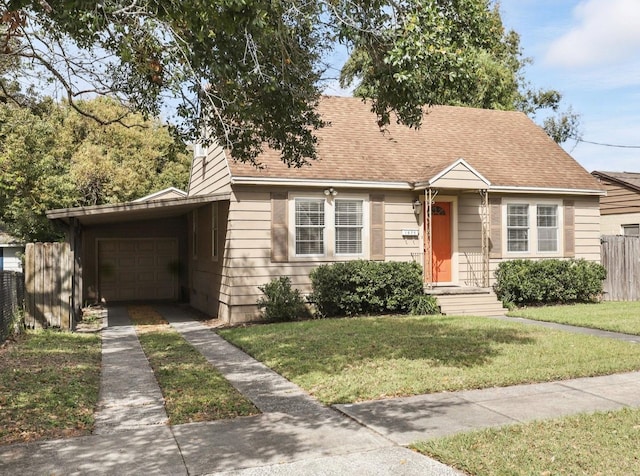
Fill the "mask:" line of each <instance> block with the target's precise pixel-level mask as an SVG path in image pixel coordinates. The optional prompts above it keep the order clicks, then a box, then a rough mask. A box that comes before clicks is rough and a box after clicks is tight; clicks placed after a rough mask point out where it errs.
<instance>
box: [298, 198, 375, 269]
mask: <svg viewBox="0 0 640 476" xmlns="http://www.w3.org/2000/svg"><path fill="white" fill-rule="evenodd" d="M296 200H324V232H323V239H324V253H322V254H314V255H299V254H296ZM340 200H357V201H361V202H362V225H361V226H362V233H361V239H362V252H361V253H353V254H352V253H337V252H336V226H335V203H336V202H337V201H340ZM369 208H370V203H369V195H368V194H367V195H365V194H353V193H342V192H339V194H338V195H337V196H335V197H334V196H331V195H330V196H326V195H324V193H323V192H322V191H319V192H317V193H290V194H289V209H288V213H289V224H290V225H289V259H290V260H291V261H348V260H352V259H369V256H370V252H369V242H370V218H369V214H370V210H369Z"/></svg>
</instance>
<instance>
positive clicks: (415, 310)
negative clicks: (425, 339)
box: [409, 294, 440, 316]
mask: <svg viewBox="0 0 640 476" xmlns="http://www.w3.org/2000/svg"><path fill="white" fill-rule="evenodd" d="M439 312H440V306H438V301H437V300H436V298H435V296H433V295H431V294H419V295H417V296H415V297H414V298H413V301H411V309H410V310H409V313H410V314H411V315H412V316H428V315H430V314H438V313H439Z"/></svg>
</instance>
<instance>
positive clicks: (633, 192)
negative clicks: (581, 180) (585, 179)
mask: <svg viewBox="0 0 640 476" xmlns="http://www.w3.org/2000/svg"><path fill="white" fill-rule="evenodd" d="M591 174H592V175H593V176H594V177H596V178H597V179H598V181H599V182H600V184H601V185H602V186H603V187H604V189H605V190H606V191H607V196H606V197H602V198H601V199H600V216H601V218H600V232H601V233H602V234H603V235H628V236H640V173H635V172H601V171H599V170H594V171H593V172H591Z"/></svg>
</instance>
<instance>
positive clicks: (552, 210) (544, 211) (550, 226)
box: [536, 205, 558, 252]
mask: <svg viewBox="0 0 640 476" xmlns="http://www.w3.org/2000/svg"><path fill="white" fill-rule="evenodd" d="M536 208H537V213H536V216H537V219H536V222H537V224H538V251H540V252H556V251H558V207H557V205H538V206H537V207H536Z"/></svg>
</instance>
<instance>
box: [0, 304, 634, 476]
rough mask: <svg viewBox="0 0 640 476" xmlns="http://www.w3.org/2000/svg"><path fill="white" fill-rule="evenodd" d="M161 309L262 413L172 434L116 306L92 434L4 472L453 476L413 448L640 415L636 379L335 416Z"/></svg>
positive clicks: (441, 397)
mask: <svg viewBox="0 0 640 476" xmlns="http://www.w3.org/2000/svg"><path fill="white" fill-rule="evenodd" d="M157 310H158V312H160V313H161V314H162V315H163V316H164V317H165V318H166V319H167V320H168V321H169V322H170V323H171V325H172V326H173V327H174V328H175V329H177V330H178V331H179V332H180V333H181V334H182V335H183V336H184V337H185V338H186V339H187V340H188V341H189V342H190V343H191V344H192V345H194V347H196V348H197V349H198V350H199V351H200V352H201V353H202V354H203V355H204V356H205V357H206V359H207V360H208V361H209V362H210V363H211V364H212V365H214V366H215V367H216V368H217V369H218V370H219V371H220V372H221V373H222V374H223V375H224V376H225V378H227V379H228V380H229V381H230V382H231V383H232V385H234V387H236V388H237V389H238V390H239V391H240V392H242V393H243V394H244V395H246V396H247V397H248V398H249V399H250V400H251V401H252V402H253V403H254V404H255V405H256V406H257V407H258V408H259V409H260V410H261V411H262V412H263V413H262V414H260V415H257V416H252V417H242V418H237V419H233V420H223V421H217V422H203V423H192V424H186V425H177V426H172V427H170V426H168V425H166V422H167V416H166V413H165V411H164V406H163V400H162V395H161V393H160V389H159V388H158V385H157V382H156V380H155V378H154V376H153V373H152V371H151V369H150V367H149V364H148V362H147V360H146V358H145V356H144V354H143V352H142V349H141V347H140V344H139V342H138V339H137V336H136V333H135V329H134V328H133V327H132V326H131V323H130V321H129V318H128V315H127V312H126V309H125V308H111V309H109V313H108V314H109V315H108V319H109V326H108V328H107V329H105V331H104V334H103V348H102V352H103V361H102V365H103V367H102V380H101V388H100V399H99V404H98V409H97V414H96V428H95V432H94V434H93V435H91V436H86V437H80V438H70V439H65V440H55V441H44V442H35V443H29V444H18V445H11V446H4V447H3V446H0V475H16V474H30V475H45V474H46V475H51V474H65V475H81V474H118V475H139V474H145V475H163V474H166V475H200V474H228V475H243V476H249V475H301V474H302V475H316V474H322V475H344V474H367V475H380V476H382V475H408V476H411V475H446V476H449V475H451V476H452V475H459V473H457V472H456V471H454V470H453V469H451V468H449V467H447V466H444V465H442V464H440V463H438V462H436V461H434V460H432V459H430V458H427V457H424V456H422V455H419V454H417V453H415V452H413V451H410V450H408V449H407V448H406V447H405V446H406V445H408V444H410V443H412V442H414V441H419V440H426V439H429V438H434V437H438V436H443V435H448V434H452V433H456V432H459V431H468V430H472V429H478V428H486V427H490V426H500V425H505V424H510V423H516V422H524V421H529V420H533V419H543V418H555V417H559V416H564V415H569V414H574V413H579V412H591V411H596V410H611V409H617V408H622V407H625V406H631V407H638V406H640V372H632V373H626V374H617V375H611V376H605V377H595V378H582V379H574V380H567V381H562V382H551V383H543V384H535V385H519V386H514V387H507V388H492V389H486V390H474V391H467V392H454V393H439V394H433V395H420V396H415V397H408V398H397V399H390V400H380V401H373V402H363V403H357V404H349V405H336V406H335V408H327V407H325V406H323V405H321V404H319V403H318V402H317V401H316V400H314V399H313V398H312V397H310V396H309V395H308V394H306V393H305V392H304V391H303V390H301V389H300V388H299V387H297V386H296V385H294V384H293V383H291V382H289V381H288V380H286V379H284V378H283V377H281V376H280V375H278V374H276V373H275V372H273V371H272V370H270V369H269V368H267V367H266V366H264V365H263V364H261V363H260V362H257V361H256V360H254V359H253V358H251V357H250V356H248V355H247V354H245V353H244V352H242V351H240V350H239V349H237V348H236V347H234V346H232V345H231V344H229V343H227V342H226V341H224V340H223V339H221V338H220V337H219V336H218V335H217V334H215V333H214V332H213V331H212V330H211V329H210V328H208V327H205V326H204V325H202V324H201V323H199V322H197V321H195V320H193V318H192V316H191V314H190V313H189V311H188V310H185V309H183V308H179V307H175V306H162V307H157ZM521 321H522V320H521ZM525 323H527V324H536V325H546V324H544V323H539V322H537V321H526V322H525ZM555 326H557V325H555ZM555 326H550V327H555ZM565 327H566V329H564V330H568V331H573V332H581V333H583V332H586V333H590V334H593V333H595V334H596V335H599V336H600V337H613V338H620V339H622V340H628V341H632V342H637V341H638V338H637V337H633V336H626V335H624V334H616V335H612V334H615V333H604V334H603V333H602V331H592V330H588V331H585V330H584V329H580V328H571V327H570V326H563V328H565ZM337 410H339V411H337ZM345 415H346V416H345ZM347 416H348V417H347Z"/></svg>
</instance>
